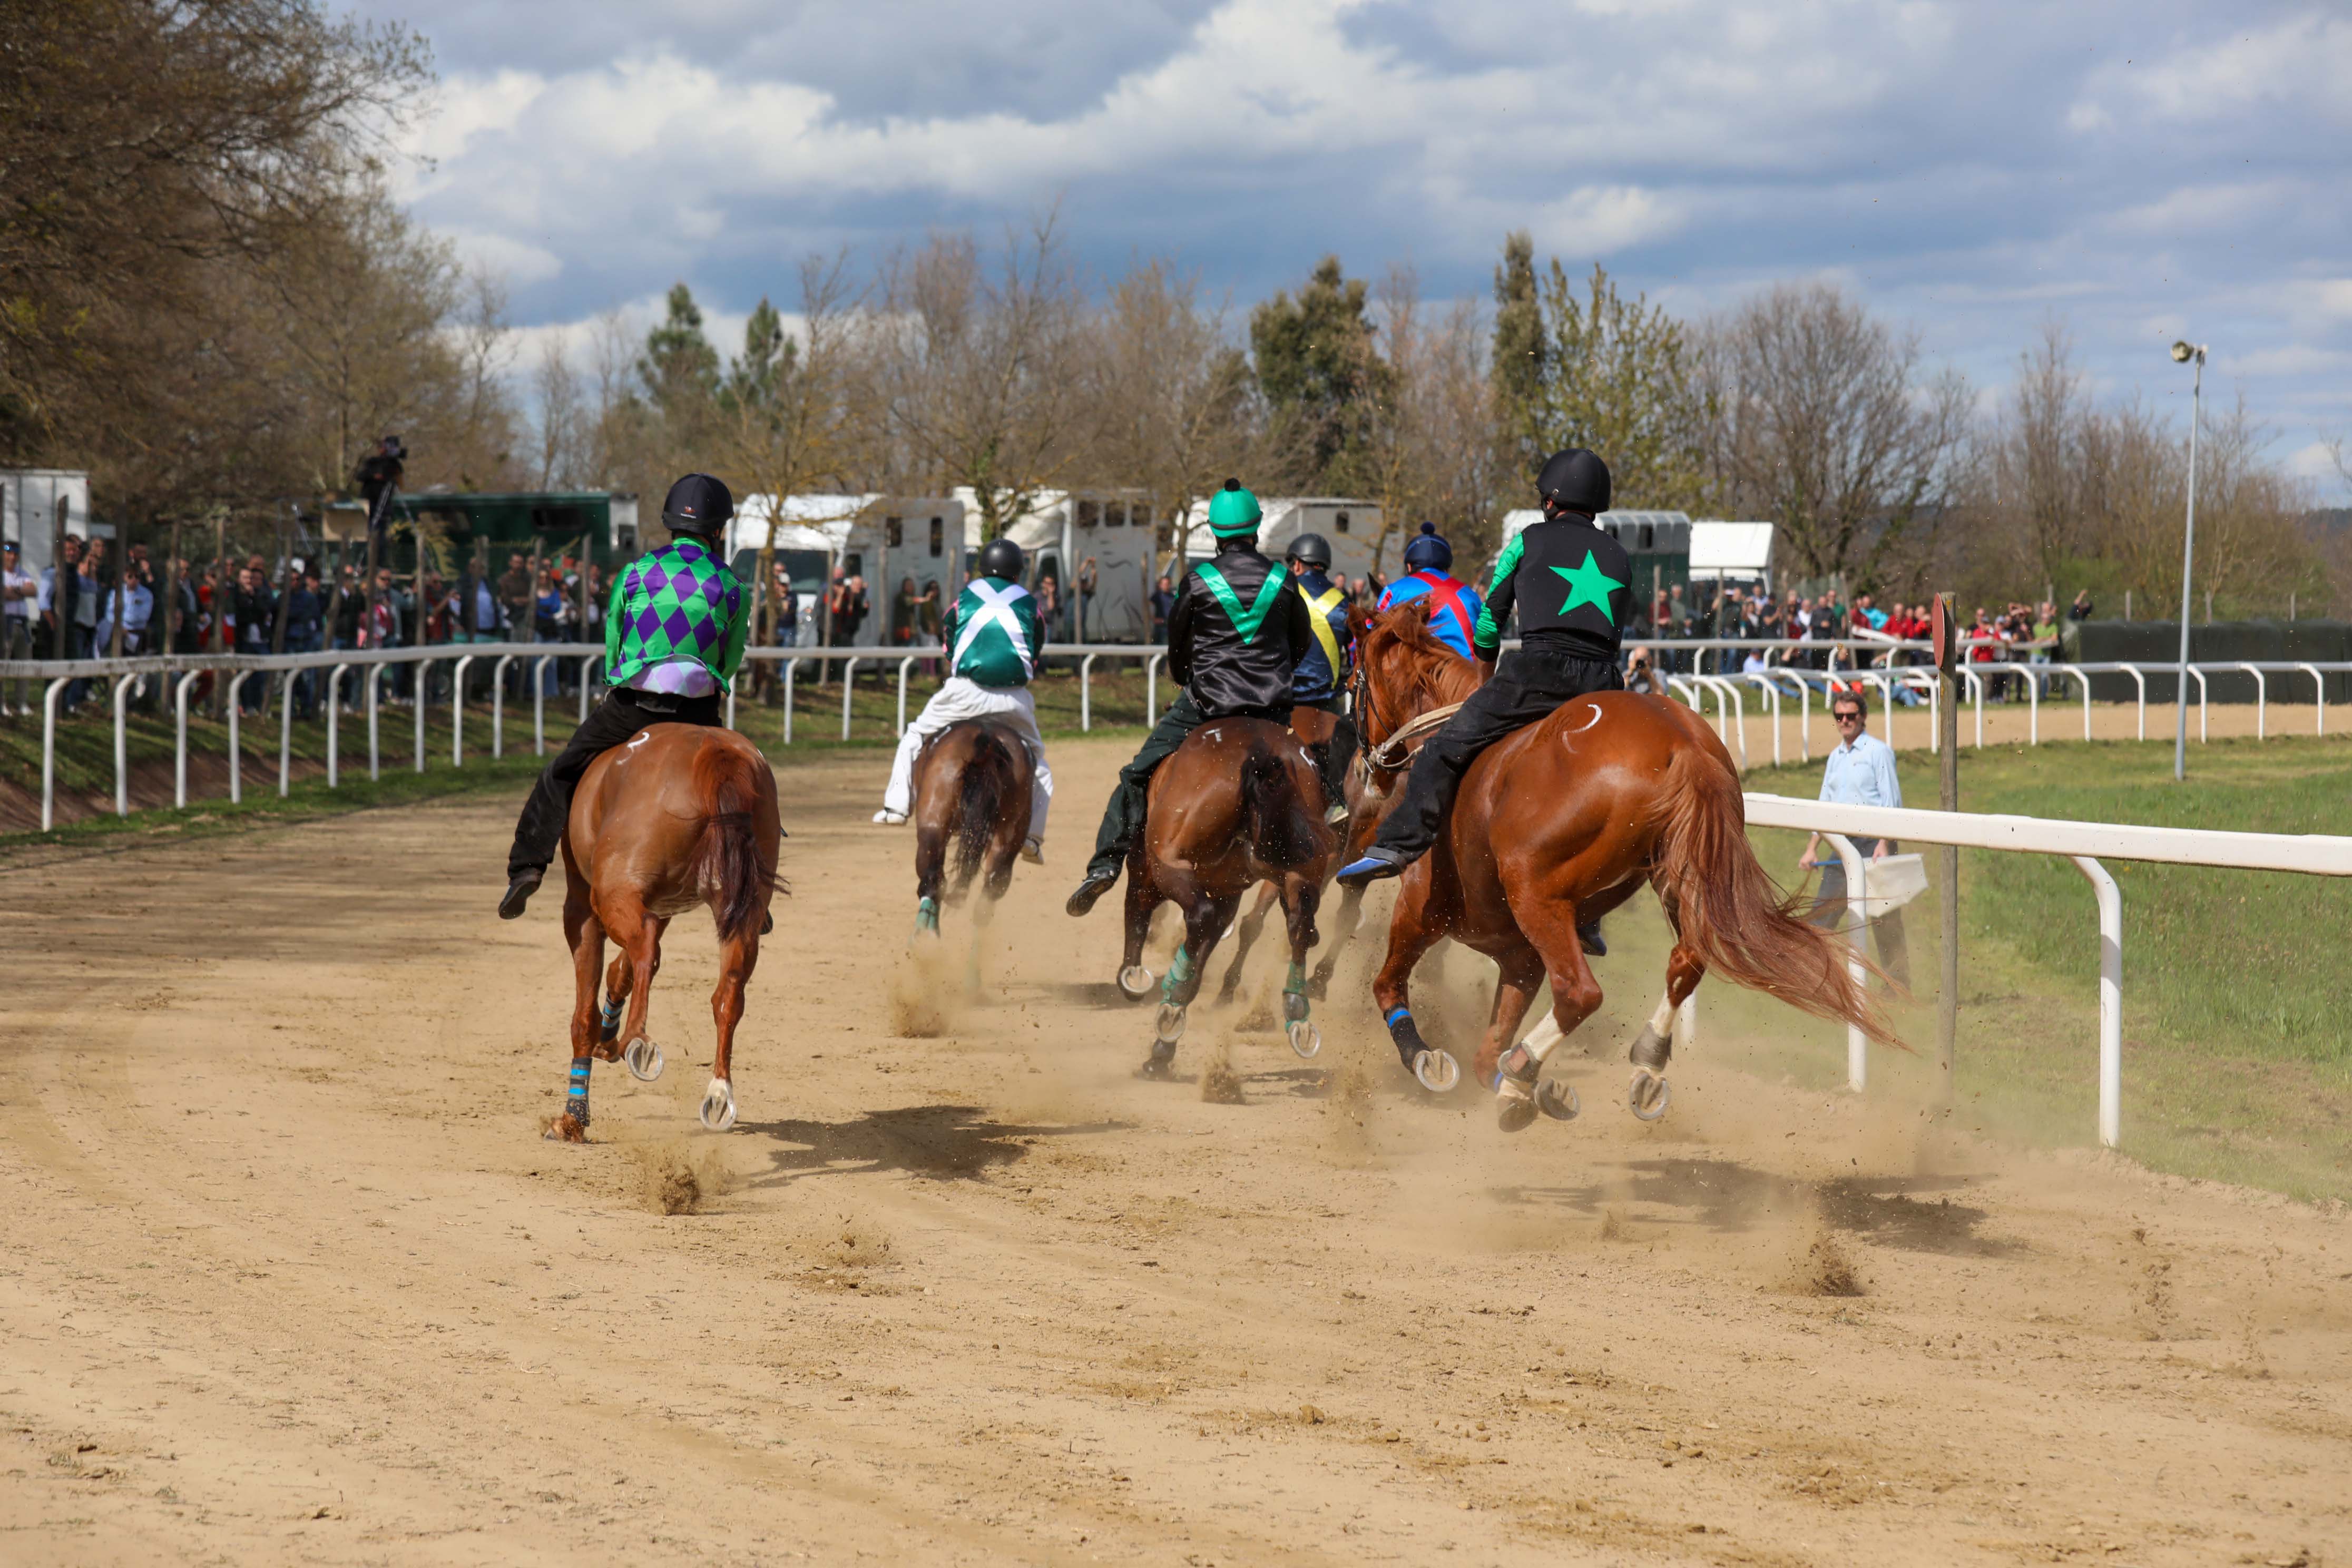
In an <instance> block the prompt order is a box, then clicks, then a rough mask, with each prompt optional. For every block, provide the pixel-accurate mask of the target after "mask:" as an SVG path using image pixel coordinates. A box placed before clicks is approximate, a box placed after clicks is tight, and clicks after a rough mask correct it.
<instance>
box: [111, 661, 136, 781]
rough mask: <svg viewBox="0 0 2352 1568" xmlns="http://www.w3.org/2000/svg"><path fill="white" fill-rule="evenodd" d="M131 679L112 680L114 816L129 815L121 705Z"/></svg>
mask: <svg viewBox="0 0 2352 1568" xmlns="http://www.w3.org/2000/svg"><path fill="white" fill-rule="evenodd" d="M131 679H132V678H131V677H130V676H128V675H118V676H116V677H115V678H114V815H115V816H130V815H131V743H130V741H129V740H128V738H127V737H125V735H124V734H123V724H124V714H123V710H122V704H123V702H124V700H126V699H128V698H129V696H130V695H131Z"/></svg>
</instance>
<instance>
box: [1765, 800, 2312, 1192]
mask: <svg viewBox="0 0 2352 1568" xmlns="http://www.w3.org/2000/svg"><path fill="white" fill-rule="evenodd" d="M1747 800H1748V826H1751V827H1792V828H1798V829H1801V830H1803V831H1806V832H1814V833H1820V834H1822V836H1823V837H1825V838H1827V839H1828V840H1829V842H1830V846H1831V847H1832V848H1833V849H1834V850H1835V851H1836V852H1837V856H1838V859H1839V860H1840V861H1841V862H1842V863H1843V866H1844V868H1845V886H1846V897H1847V899H1848V900H1850V901H1851V902H1852V903H1853V905H1854V906H1855V907H1857V908H1860V907H1863V906H1862V903H1861V901H1862V900H1864V898H1866V897H1867V896H1868V891H1867V879H1868V875H1869V863H1868V861H1867V860H1866V859H1864V857H1863V856H1862V855H1860V854H1859V853H1857V852H1856V851H1855V849H1854V847H1853V839H1855V838H1892V839H1902V840H1907V841H1910V842H1912V843H1917V844H1953V845H1958V846H1959V847H1962V848H1968V849H2003V850H2013V851H2019V852H2022V853H2026V854H2039V855H2063V856H2064V857H2066V858H2068V859H2069V860H2072V861H2073V862H2074V867H2075V868H2076V869H2077V870H2079V871H2081V872H2082V873H2083V875H2084V877H2086V878H2088V879H2090V883H2091V888H2092V891H2093V893H2094V895H2095V898H2096V900H2097V903H2098V916H2099V1142H2102V1143H2104V1144H2105V1145H2106V1146H2107V1147H2109V1148H2114V1147H2115V1146H2116V1144H2117V1143H2119V1142H2121V1141H2122V1138H2123V1040H2124V1034H2123V1028H2124V1025H2123V984H2124V916H2123V894H2122V892H2121V890H2120V889H2118V888H2117V887H2116V881H2115V879H2114V878H2113V877H2111V876H2109V875H2108V874H2107V870H2106V868H2105V867H2104V866H2102V865H2101V864H2100V863H2099V862H2100V860H2101V859H2103V858H2104V859H2110V860H2149V861H2158V862H2161V863H2163V864H2166V865H2172V866H2216V867H2226V868H2234V869H2238V870H2249V871H2296V872H2302V873H2305V874H2306V875H2312V876H2321V877H2352V838H2341V837H2330V836H2326V835H2321V834H2283V833H2226V832H2220V831H2216V830H2212V829H2207V828H2189V827H2147V826H2137V825H2135V824H2129V823H2109V822H2069V821H2064V820H2062V819H2058V818H2052V817H2039V816H1986V815H1971V814H1969V813H1967V812H1943V811H1916V810H1909V809H1906V808H1903V807H1898V806H1880V805H1832V804H1829V803H1827V802H1823V801H1814V800H1794V799H1790V797H1788V796H1786V795H1762V794H1750V795H1748V797H1747ZM1867 929H1868V926H1867V922H1866V921H1856V922H1854V924H1853V928H1852V931H1851V936H1852V940H1853V946H1854V952H1855V954H1856V960H1857V961H1856V963H1855V964H1854V973H1855V975H1856V977H1857V978H1859V977H1860V975H1861V973H1862V970H1861V964H1860V963H1859V956H1860V953H1861V952H1862V945H1863V942H1864V933H1865V931H1867ZM1866 1044H1867V1042H1866V1041H1865V1040H1864V1037H1863V1034H1862V1031H1860V1030H1859V1029H1853V1028H1849V1029H1848V1030H1847V1031H1846V1082H1847V1085H1848V1087H1849V1088H1851V1089H1853V1090H1854V1091H1855V1092H1857V1093H1859V1092H1860V1091H1861V1090H1862V1089H1864V1086H1865V1085H1866V1084H1867V1082H1868V1079H1869V1068H1868V1058H1867V1055H1866V1051H1865V1047H1866Z"/></svg>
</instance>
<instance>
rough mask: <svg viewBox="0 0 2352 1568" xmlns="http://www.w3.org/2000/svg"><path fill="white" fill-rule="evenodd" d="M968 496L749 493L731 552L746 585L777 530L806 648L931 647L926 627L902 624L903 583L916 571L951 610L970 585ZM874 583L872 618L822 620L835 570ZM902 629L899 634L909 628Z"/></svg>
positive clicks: (869, 596)
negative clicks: (965, 548)
mask: <svg viewBox="0 0 2352 1568" xmlns="http://www.w3.org/2000/svg"><path fill="white" fill-rule="evenodd" d="M963 532H964V507H963V503H962V502H961V501H960V500H956V499H954V498H953V497H951V496H889V495H794V496H786V497H784V498H783V500H782V503H781V504H779V503H778V501H777V499H776V498H775V497H774V496H770V495H751V496H745V497H744V498H743V499H742V500H740V502H739V503H737V506H736V510H735V520H734V521H732V522H730V523H729V524H728V525H727V542H726V543H727V549H726V554H727V559H728V561H729V562H730V563H731V564H732V565H733V567H734V569H735V572H736V574H737V575H738V576H739V577H740V578H741V579H742V581H743V582H745V583H746V584H749V583H751V581H753V579H754V578H755V576H756V575H757V568H758V562H759V552H760V550H761V547H762V546H763V545H765V544H767V543H768V542H769V541H770V539H771V537H772V538H773V541H774V544H775V550H776V556H777V559H778V560H779V561H780V562H781V563H782V564H783V567H784V570H785V571H786V572H787V573H788V574H790V576H791V578H792V584H793V594H794V595H795V596H796V597H797V598H798V600H799V602H800V637H799V642H800V645H801V646H802V647H816V646H818V645H819V644H821V643H822V644H824V645H825V646H830V647H908V648H911V649H920V650H928V648H929V637H927V636H926V635H925V634H924V633H923V631H922V630H921V628H920V626H906V627H903V628H902V627H901V626H900V624H899V623H900V622H901V621H902V620H904V619H906V614H905V612H904V611H903V610H902V608H901V607H900V605H899V591H900V589H901V587H902V586H903V585H904V584H906V583H907V582H908V581H909V580H911V581H912V582H913V583H914V584H915V588H916V590H917V592H918V593H922V594H929V593H930V591H931V590H933V589H936V590H937V598H936V604H937V605H938V609H939V613H940V614H941V615H944V614H945V613H946V612H947V610H948V608H949V607H950V606H951V605H954V603H955V601H956V596H957V595H959V594H961V593H962V592H963V582H964V556H963V552H962V551H961V549H959V548H958V547H957V546H958V545H959V543H960V542H961V540H962V538H963ZM835 572H839V573H841V574H843V575H844V576H847V577H861V578H863V579H865V583H866V619H865V620H864V621H863V622H862V623H860V624H859V626H858V627H857V629H856V632H855V633H853V634H849V635H847V636H843V635H841V634H840V633H839V632H837V631H835V632H834V634H833V635H832V636H831V637H829V638H828V637H824V635H822V634H823V633H824V632H826V631H828V630H831V628H826V627H824V626H823V625H822V616H821V615H820V612H821V610H822V609H823V607H824V595H825V590H826V587H827V586H828V585H829V584H831V583H832V581H833V574H835ZM902 629H903V630H904V631H905V632H906V634H907V635H906V636H905V637H900V636H899V633H900V632H901V630H902Z"/></svg>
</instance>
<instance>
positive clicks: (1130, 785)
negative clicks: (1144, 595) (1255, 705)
mask: <svg viewBox="0 0 2352 1568" xmlns="http://www.w3.org/2000/svg"><path fill="white" fill-rule="evenodd" d="M1212 717H1215V718H1238V719H1271V720H1273V721H1275V722H1276V723H1277V724H1287V723H1289V722H1290V710H1289V709H1287V708H1265V709H1252V710H1248V711H1247V712H1240V713H1224V714H1215V715H1212V714H1207V713H1203V712H1202V711H1201V706H1200V704H1199V703H1197V702H1195V701H1193V700H1192V692H1191V691H1190V690H1185V691H1182V692H1180V693H1178V694H1177V698H1176V700H1175V701H1173V702H1171V703H1170V704H1169V705H1168V711H1167V712H1165V713H1162V714H1161V715H1160V722H1159V723H1157V724H1154V725H1153V726H1152V727H1151V733H1150V734H1149V735H1147V736H1145V737H1144V741H1143V749H1142V750H1141V751H1139V752H1136V753H1135V760H1134V761H1133V762H1131V763H1128V764H1127V766H1125V767H1123V768H1121V769H1119V770H1118V787H1117V788H1116V789H1113V790H1112V791H1111V792H1110V804H1109V805H1106V806H1104V807H1103V819H1102V826H1100V827H1099V828H1097V829H1096V830H1095V853H1094V858H1092V859H1090V860H1088V861H1087V876H1088V877H1090V878H1091V877H1104V876H1107V877H1116V876H1118V871H1119V868H1120V867H1121V866H1123V865H1125V864H1126V863H1127V852H1128V851H1129V849H1130V848H1132V847H1134V845H1135V839H1136V836H1137V835H1138V834H1139V833H1141V832H1142V831H1143V819H1144V817H1145V816H1146V815H1148V814H1149V812H1150V807H1151V774H1152V773H1153V771H1154V770H1155V769H1157V768H1158V767H1159V766H1160V763H1164V762H1166V761H1167V760H1168V758H1169V756H1170V755H1171V753H1172V752H1174V751H1175V750H1176V748H1177V747H1179V746H1181V745H1182V744H1183V743H1184V737H1185V736H1187V735H1189V734H1191V733H1192V731H1195V730H1197V729H1199V728H1200V727H1201V726H1202V724H1205V723H1207V722H1208V721H1209V720H1210V719H1211V718H1212Z"/></svg>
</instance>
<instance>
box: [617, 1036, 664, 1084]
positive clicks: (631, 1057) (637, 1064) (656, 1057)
mask: <svg viewBox="0 0 2352 1568" xmlns="http://www.w3.org/2000/svg"><path fill="white" fill-rule="evenodd" d="M621 1062H622V1065H623V1066H625V1067H626V1068H628V1069H629V1076H630V1077H631V1078H633V1079H636V1080H637V1081H638V1082H639V1083H651V1082H653V1080H654V1079H657V1078H659V1077H661V1075H662V1068H663V1066H664V1062H663V1059H662V1048H661V1047H659V1046H657V1045H656V1044H654V1043H653V1041H651V1040H649V1039H647V1038H646V1037H645V1036H643V1035H639V1036H638V1037H636V1038H635V1039H634V1040H631V1041H630V1042H629V1048H628V1049H627V1050H625V1051H623V1052H622V1053H621Z"/></svg>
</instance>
